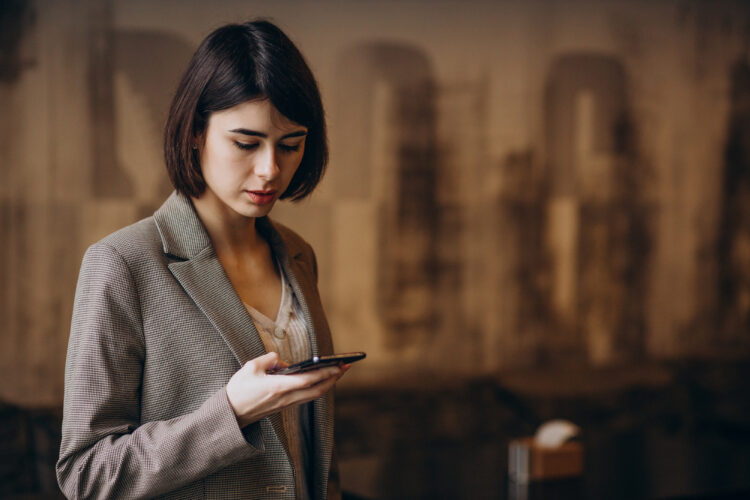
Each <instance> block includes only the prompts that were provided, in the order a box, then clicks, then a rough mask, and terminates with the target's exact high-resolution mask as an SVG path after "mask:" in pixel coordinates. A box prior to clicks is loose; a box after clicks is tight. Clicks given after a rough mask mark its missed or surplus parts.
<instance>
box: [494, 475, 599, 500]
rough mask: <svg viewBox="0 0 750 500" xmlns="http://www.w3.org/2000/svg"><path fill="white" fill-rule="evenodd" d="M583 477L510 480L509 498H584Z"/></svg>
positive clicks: (568, 499)
mask: <svg viewBox="0 0 750 500" xmlns="http://www.w3.org/2000/svg"><path fill="white" fill-rule="evenodd" d="M585 498H586V496H585V493H584V485H583V478H582V477H580V476H577V477H562V478H557V479H543V480H538V481H526V482H516V481H514V480H512V479H511V480H509V481H508V500H583V499H585Z"/></svg>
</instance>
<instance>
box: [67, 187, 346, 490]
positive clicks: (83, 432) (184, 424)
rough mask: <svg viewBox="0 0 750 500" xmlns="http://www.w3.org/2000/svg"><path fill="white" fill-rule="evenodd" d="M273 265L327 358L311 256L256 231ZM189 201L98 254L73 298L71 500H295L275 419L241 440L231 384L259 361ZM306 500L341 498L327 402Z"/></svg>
mask: <svg viewBox="0 0 750 500" xmlns="http://www.w3.org/2000/svg"><path fill="white" fill-rule="evenodd" d="M257 223H258V228H259V230H261V231H263V232H264V235H265V237H266V238H267V239H268V241H269V242H270V244H271V246H272V249H273V252H274V253H275V254H276V255H277V256H279V259H280V261H281V264H282V266H283V267H284V271H285V273H286V275H287V277H288V278H289V281H290V283H291V285H292V287H293V288H294V291H295V294H296V295H297V297H298V299H299V301H300V303H301V305H302V310H303V311H304V313H305V319H306V321H307V324H308V325H309V328H310V332H311V348H312V351H313V353H314V354H329V353H332V352H333V347H332V344H331V337H330V332H329V329H328V325H327V322H326V319H325V316H324V314H323V309H322V305H321V303H320V297H319V295H318V292H317V285H316V280H317V269H316V264H315V256H314V254H313V251H312V248H311V247H310V246H309V245H308V244H307V243H306V242H305V241H304V240H302V239H301V238H300V237H299V236H298V235H296V234H295V233H294V232H292V231H291V230H289V229H287V228H285V227H284V226H282V225H280V224H277V223H272V222H271V221H270V220H268V219H266V218H263V219H259V220H258V221H257ZM265 352H266V351H265V349H264V347H263V343H262V342H261V340H260V338H259V336H258V333H257V331H256V330H255V327H254V325H253V321H252V320H251V319H250V317H249V316H248V314H247V311H246V310H245V308H244V306H243V304H242V302H241V301H240V299H239V297H238V296H237V294H236V292H235V291H234V288H233V287H232V285H231V283H230V281H229V279H228V278H227V276H226V274H225V272H224V270H223V268H222V267H221V264H220V263H219V260H218V258H217V257H216V254H215V252H214V249H213V246H212V245H211V242H210V239H209V237H208V234H207V233H206V231H205V229H204V228H203V225H202V224H201V222H200V219H198V217H197V215H196V214H195V211H194V209H193V206H192V204H191V203H190V201H189V200H188V199H187V198H185V197H184V196H181V195H178V194H172V196H170V198H169V199H168V200H167V201H166V202H165V203H164V205H163V206H162V207H161V208H160V209H159V210H158V211H157V212H156V213H155V214H154V215H153V217H149V218H147V219H144V220H142V221H140V222H137V223H135V224H133V225H132V226H129V227H127V228H125V229H122V230H120V231H118V232H116V233H114V234H112V235H110V236H108V237H107V238H105V239H103V240H101V241H100V242H98V243H96V244H94V245H92V246H91V247H90V248H89V249H88V251H87V252H86V255H85V257H84V259H83V264H82V265H81V272H80V277H79V282H78V287H77V290H76V298H75V305H74V311H73V320H72V324H71V332H70V340H69V344H68V357H67V361H66V368H65V403H64V415H63V429H62V444H61V448H60V457H59V460H58V463H57V476H58V481H59V483H60V487H61V488H62V490H63V492H64V493H65V494H66V496H67V497H68V498H108V499H109V498H127V499H135V498H154V497H160V498H180V499H193V498H196V499H197V498H211V499H214V498H215V499H230V498H231V499H239V498H247V499H256V498H258V499H261V498H262V499H266V498H268V499H290V500H291V499H294V498H295V486H294V485H295V479H294V471H293V468H292V466H291V464H290V461H289V457H288V446H287V443H286V438H285V435H284V430H283V424H282V421H281V417H280V415H279V414H275V415H272V416H271V417H268V418H264V419H262V420H260V421H259V422H256V423H254V424H251V425H250V426H248V427H246V428H245V429H243V430H240V429H239V427H238V425H237V422H236V420H235V416H234V413H233V411H232V409H231V407H230V405H229V402H228V400H227V395H226V388H225V386H226V383H227V381H228V380H229V378H230V377H231V376H232V375H233V374H234V372H236V371H237V370H238V369H239V368H240V366H241V365H242V364H243V363H244V362H246V361H248V360H250V359H253V358H255V357H257V356H261V355H263V354H265ZM312 407H313V411H312V422H313V425H312V427H313V440H312V441H313V448H314V449H313V464H314V466H313V467H314V468H313V471H312V477H311V494H312V495H313V497H314V498H316V499H321V500H322V499H325V498H339V496H340V495H339V491H338V476H337V469H336V466H335V463H334V462H333V460H332V456H333V396H332V394H328V395H326V396H324V397H323V398H320V399H318V400H316V401H314V403H313V405H312Z"/></svg>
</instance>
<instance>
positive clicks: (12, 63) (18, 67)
mask: <svg viewBox="0 0 750 500" xmlns="http://www.w3.org/2000/svg"><path fill="white" fill-rule="evenodd" d="M34 20H35V15H34V12H33V11H32V9H31V2H30V1H28V0H3V1H2V2H0V47H2V48H3V50H0V84H2V83H13V82H15V81H16V80H17V79H18V78H19V77H20V76H21V72H22V71H23V69H24V67H26V66H29V65H31V63H30V62H29V61H24V60H23V58H22V57H21V42H22V41H23V37H24V34H25V33H26V30H28V29H29V28H30V27H31V26H33V24H34Z"/></svg>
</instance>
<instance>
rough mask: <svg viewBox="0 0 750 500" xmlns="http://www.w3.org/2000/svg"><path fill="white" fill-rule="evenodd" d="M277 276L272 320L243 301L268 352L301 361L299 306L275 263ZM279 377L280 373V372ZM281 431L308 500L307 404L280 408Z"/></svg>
mask: <svg viewBox="0 0 750 500" xmlns="http://www.w3.org/2000/svg"><path fill="white" fill-rule="evenodd" d="M279 275H280V276H281V304H280V305H279V312H278V314H277V315H276V320H275V321H274V320H272V319H270V318H269V317H268V316H266V315H265V314H263V313H261V312H260V311H258V310H257V309H255V308H254V307H252V306H250V305H248V304H245V308H246V309H247V311H248V313H249V314H250V317H251V318H252V320H253V323H254V324H255V329H256V330H258V334H259V335H260V339H261V340H262V341H263V345H264V346H265V348H266V351H268V352H271V351H273V352H277V353H278V354H279V356H280V357H281V359H283V360H284V361H286V362H287V363H289V364H293V363H297V362H299V361H304V360H306V359H308V358H310V357H311V356H312V350H311V348H310V337H309V334H308V332H307V324H306V323H305V319H304V314H303V312H302V308H301V306H300V304H299V302H298V301H297V299H296V297H295V296H294V291H293V290H292V287H291V285H290V284H289V282H288V281H287V279H286V277H285V276H284V272H283V271H282V269H281V266H279ZM280 376H283V375H280ZM281 417H282V420H283V422H284V432H285V433H286V436H287V441H288V442H289V454H290V459H291V460H292V465H293V466H294V470H295V478H296V488H297V498H298V499H299V500H308V499H309V498H310V494H309V484H308V482H307V477H308V471H309V470H311V468H310V462H309V460H310V446H311V441H310V407H309V404H304V405H300V406H296V407H291V408H286V409H284V410H282V412H281Z"/></svg>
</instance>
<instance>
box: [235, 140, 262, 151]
mask: <svg viewBox="0 0 750 500" xmlns="http://www.w3.org/2000/svg"><path fill="white" fill-rule="evenodd" d="M234 145H235V146H237V147H238V148H240V149H245V150H248V149H255V148H257V147H258V143H257V142H254V143H252V144H248V143H246V142H239V141H234Z"/></svg>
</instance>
